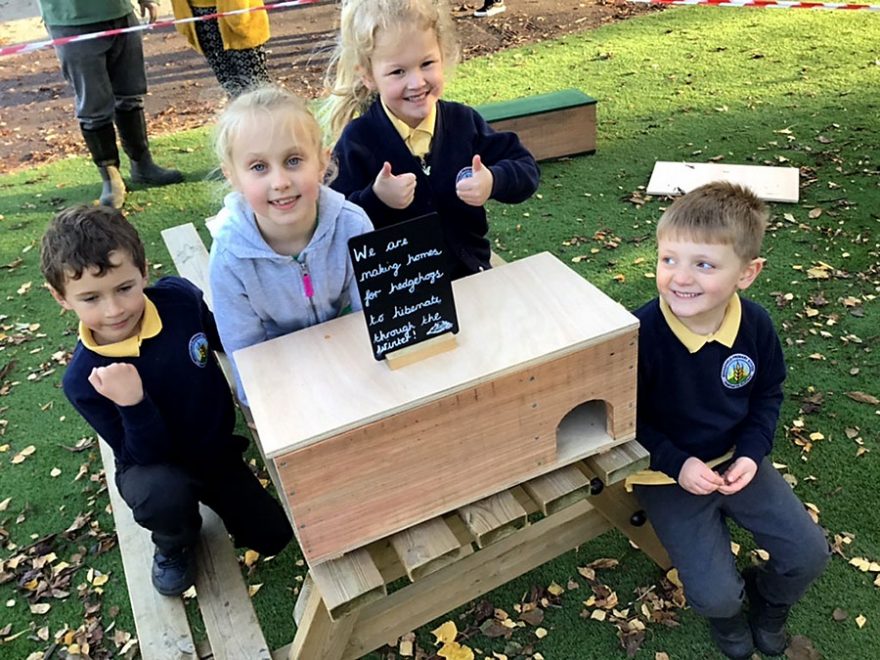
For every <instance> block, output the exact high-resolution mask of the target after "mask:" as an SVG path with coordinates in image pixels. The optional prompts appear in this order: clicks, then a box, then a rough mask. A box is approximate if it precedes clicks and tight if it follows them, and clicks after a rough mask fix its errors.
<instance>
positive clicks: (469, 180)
mask: <svg viewBox="0 0 880 660" xmlns="http://www.w3.org/2000/svg"><path fill="white" fill-rule="evenodd" d="M494 183H495V177H494V176H492V170H490V169H489V168H488V167H486V166H485V165H483V161H482V159H481V158H480V155H479V154H477V155H476V156H474V159H473V161H472V163H471V176H469V177H465V178H462V179H461V180H460V181H459V182H458V183H456V184H455V194H456V195H458V198H459V199H460V200H461V201H463V202H464V203H465V204H468V205H469V206H482V205H483V204H485V203H486V200H488V199H489V196H490V195H491V194H492V186H493V185H494Z"/></svg>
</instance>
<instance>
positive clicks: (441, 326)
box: [348, 213, 458, 360]
mask: <svg viewBox="0 0 880 660" xmlns="http://www.w3.org/2000/svg"><path fill="white" fill-rule="evenodd" d="M348 251H349V254H350V255H351V262H352V264H353V265H354V273H355V279H356V280H357V286H358V291H359V292H360V296H361V302H362V303H363V307H364V319H365V320H366V322H367V332H369V334H370V343H371V344H372V346H373V356H374V357H375V358H376V359H377V360H381V359H383V358H384V357H385V354H386V353H390V352H392V351H396V350H399V349H401V348H404V347H405V346H412V345H413V344H417V343H419V342H421V341H425V340H426V339H431V338H432V337H436V336H439V335H441V334H443V333H446V332H452V333H456V332H458V318H457V317H456V314H455V301H454V300H453V298H452V282H451V280H450V279H449V274H448V272H447V271H448V268H447V257H446V246H445V243H444V241H443V228H442V227H441V225H440V217H439V216H438V215H437V214H436V213H430V214H428V215H423V216H420V217H418V218H413V219H412V220H407V221H406V222H401V223H398V224H396V225H391V226H390V227H385V228H383V229H377V230H376V231H372V232H368V233H366V234H361V235H360V236H355V237H354V238H351V239H349V241H348Z"/></svg>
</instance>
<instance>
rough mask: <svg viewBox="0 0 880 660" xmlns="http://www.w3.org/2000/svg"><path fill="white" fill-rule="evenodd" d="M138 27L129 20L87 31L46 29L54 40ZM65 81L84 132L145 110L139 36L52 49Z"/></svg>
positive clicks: (134, 20)
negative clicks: (127, 113)
mask: <svg viewBox="0 0 880 660" xmlns="http://www.w3.org/2000/svg"><path fill="white" fill-rule="evenodd" d="M130 25H137V17H136V16H135V14H134V12H132V13H130V14H129V15H128V16H123V17H122V18H117V19H114V20H111V21H101V22H100V23H89V24H87V25H72V26H66V25H65V26H61V25H48V26H46V29H47V30H48V31H49V35H50V36H51V37H52V38H53V39H57V38H59V37H70V36H74V35H79V34H89V33H92V32H100V31H102V30H110V29H114V28H124V27H128V26H130ZM55 53H56V54H57V55H58V59H59V61H60V62H61V72H62V73H63V74H64V79H65V80H67V82H69V83H70V84H71V86H72V87H73V92H74V94H75V96H76V117H77V119H79V121H80V124H81V125H82V127H83V128H85V129H86V130H90V131H94V130H97V129H99V128H101V127H103V126H106V125H107V124H110V123H112V122H113V113H114V111H115V110H116V109H119V110H122V111H125V110H134V109H136V108H143V107H144V99H143V96H144V94H146V93H147V76H146V73H145V72H144V50H143V45H142V43H141V34H140V32H129V33H128V34H121V35H116V36H112V37H100V38H97V39H89V40H87V41H80V42H76V43H69V44H64V45H61V46H56V47H55Z"/></svg>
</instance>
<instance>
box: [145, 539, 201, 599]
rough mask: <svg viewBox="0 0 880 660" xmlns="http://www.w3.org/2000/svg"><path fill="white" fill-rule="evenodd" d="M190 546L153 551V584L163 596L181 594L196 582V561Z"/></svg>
mask: <svg viewBox="0 0 880 660" xmlns="http://www.w3.org/2000/svg"><path fill="white" fill-rule="evenodd" d="M192 555H193V553H192V550H191V549H190V548H183V549H182V550H178V551H177V552H173V553H170V554H167V555H166V554H164V553H162V552H160V551H159V548H156V551H155V552H154V553H153V570H152V578H153V586H154V587H155V588H156V591H158V592H159V593H160V594H162V595H163V596H180V595H181V594H182V593H183V592H184V591H186V590H187V589H189V588H190V587H191V586H193V584H195V582H196V562H195V558H194V557H193V556H192Z"/></svg>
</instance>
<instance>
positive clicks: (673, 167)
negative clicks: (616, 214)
mask: <svg viewBox="0 0 880 660" xmlns="http://www.w3.org/2000/svg"><path fill="white" fill-rule="evenodd" d="M799 174H800V172H799V170H798V168H796V167H765V166H760V165H729V164H726V163H682V162H669V161H662V160H661V161H657V162H656V163H654V171H653V172H652V173H651V180H650V181H649V182H648V189H647V190H646V191H645V192H647V193H648V194H649V195H683V194H685V193H688V192H690V191H691V190H693V189H694V188H698V187H700V186H702V185H703V184H706V183H710V182H712V181H729V182H731V183H738V184H740V185H742V186H745V187H747V188H749V189H750V190H751V191H752V192H754V193H755V194H756V195H757V196H758V197H759V198H760V199H763V200H764V201H766V202H791V203H795V202H797V201H798V199H799V193H800V188H799V185H798V177H799Z"/></svg>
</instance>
